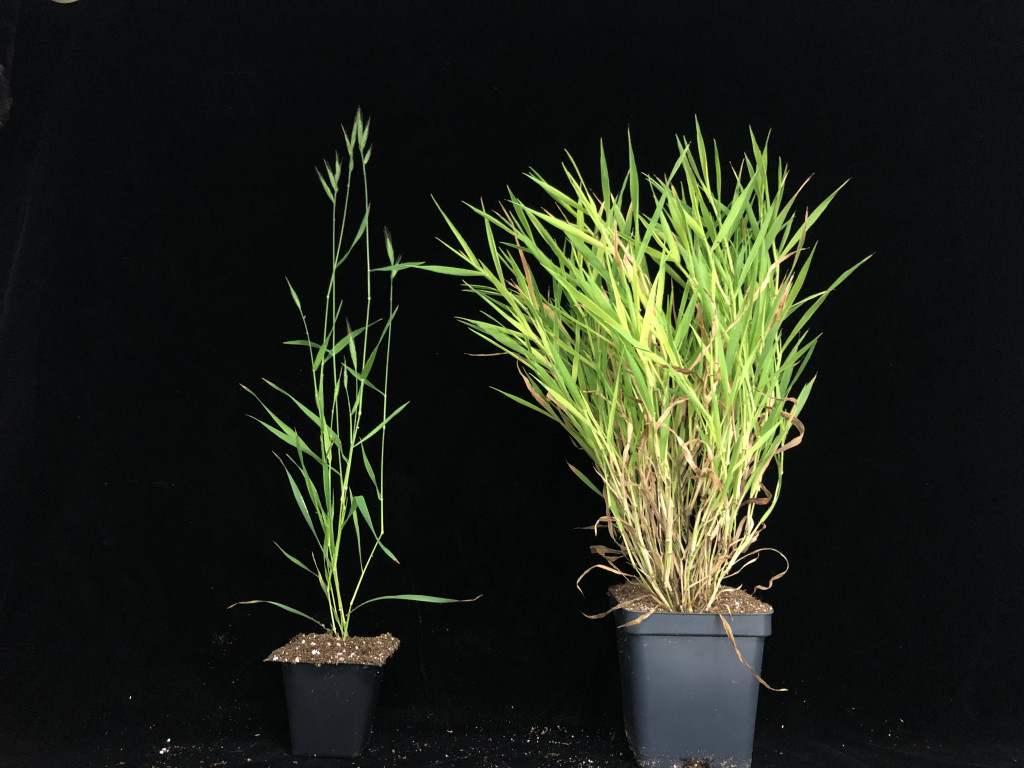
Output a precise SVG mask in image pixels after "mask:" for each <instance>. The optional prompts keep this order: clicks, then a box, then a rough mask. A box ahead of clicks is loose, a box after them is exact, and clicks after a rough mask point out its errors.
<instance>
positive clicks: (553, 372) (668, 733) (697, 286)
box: [442, 124, 856, 766]
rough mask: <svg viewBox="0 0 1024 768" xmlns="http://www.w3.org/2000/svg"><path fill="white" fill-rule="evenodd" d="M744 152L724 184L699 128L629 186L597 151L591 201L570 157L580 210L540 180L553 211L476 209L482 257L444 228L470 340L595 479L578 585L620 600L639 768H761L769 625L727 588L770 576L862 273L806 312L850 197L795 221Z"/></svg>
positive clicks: (632, 166) (569, 196) (762, 166)
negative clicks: (671, 159)
mask: <svg viewBox="0 0 1024 768" xmlns="http://www.w3.org/2000/svg"><path fill="white" fill-rule="evenodd" d="M751 139H752V148H751V153H750V155H748V156H746V157H744V159H743V161H742V162H741V163H740V164H739V166H738V167H737V168H735V169H731V170H728V171H727V172H725V173H723V169H722V167H721V163H720V160H719V156H718V148H717V145H715V146H714V148H713V151H712V152H710V153H709V151H708V148H707V147H706V146H705V144H704V140H703V137H702V136H701V132H700V126H699V124H698V125H696V138H695V140H694V141H693V142H691V143H685V142H683V141H680V140H677V146H678V159H677V160H676V162H675V164H674V166H673V168H672V170H671V171H670V172H669V173H668V175H667V176H665V177H663V178H657V177H654V176H651V175H645V176H643V177H641V176H640V174H639V173H638V172H637V167H636V161H635V158H634V155H633V150H632V145H631V143H630V147H629V166H628V172H627V174H626V177H625V179H624V180H623V181H622V183H621V184H620V185H616V186H613V184H612V182H611V179H610V174H609V171H608V166H607V163H606V160H605V155H604V149H603V147H602V150H601V158H600V180H599V185H600V186H599V187H597V188H596V190H595V189H592V188H591V187H590V186H588V184H587V182H586V181H585V180H584V178H583V176H582V174H581V173H580V171H579V168H578V166H577V165H576V163H575V161H573V159H572V157H571V156H569V157H568V163H567V165H566V166H564V169H565V173H566V180H567V187H565V188H559V187H556V186H555V185H553V184H550V183H548V182H547V181H546V180H545V179H543V178H542V177H541V176H540V175H539V174H538V173H536V172H530V173H528V174H527V178H528V179H530V181H532V182H533V183H534V184H535V185H536V188H537V190H538V191H539V194H540V195H541V196H542V197H543V199H544V200H545V204H544V205H540V206H534V205H530V204H528V203H526V202H524V201H523V200H522V199H520V198H519V197H517V196H516V195H515V194H513V193H512V192H511V191H510V193H509V194H510V198H509V200H508V202H507V203H506V204H504V205H502V206H501V208H500V210H498V211H496V212H489V211H487V210H484V209H483V208H482V207H480V208H478V207H473V210H474V211H476V213H478V214H479V215H480V216H481V217H482V219H483V224H484V229H485V234H486V243H487V249H486V255H484V256H479V255H477V254H476V253H475V252H474V250H473V249H472V248H471V247H470V245H469V243H468V241H467V239H466V238H465V237H464V236H463V235H462V234H461V233H460V232H459V231H458V230H457V229H456V227H455V226H454V224H453V223H452V221H451V219H449V218H448V217H447V216H445V220H446V221H447V223H448V225H449V228H450V229H451V231H452V233H453V235H454V238H455V244H454V245H449V247H450V248H451V250H452V251H454V253H456V254H457V255H458V257H459V258H460V261H461V263H462V266H461V267H459V268H458V269H457V270H454V269H453V271H456V272H457V273H458V274H461V275H463V276H464V277H465V278H466V279H465V282H464V286H465V288H466V290H468V291H469V292H470V293H472V294H474V295H476V296H478V297H479V298H480V299H481V300H482V301H483V302H484V305H485V306H486V310H485V312H484V314H483V317H474V318H463V322H464V323H465V324H466V325H467V326H468V327H469V328H470V329H471V330H472V331H473V332H474V333H476V334H477V335H478V336H480V337H482V338H483V339H485V340H486V341H488V342H489V343H490V344H492V345H493V346H495V347H497V349H498V350H500V351H501V352H504V353H506V354H508V355H510V356H511V357H512V358H513V359H515V361H516V363H517V366H518V369H519V373H520V375H521V376H522V379H523V382H524V384H525V388H526V394H525V395H524V396H522V397H520V396H517V395H515V394H508V393H506V394H508V396H509V397H511V398H512V399H513V400H515V401H516V402H518V403H520V404H522V405H524V406H526V407H527V408H529V409H531V410H534V411H537V412H538V413H540V414H543V415H544V416H547V417H548V418H551V419H553V420H555V421H557V422H558V423H560V424H562V425H563V426H564V427H565V429H566V430H567V431H568V432H569V435H570V436H571V438H572V440H573V441H574V442H575V444H576V445H577V446H578V447H579V448H580V449H582V451H583V452H584V453H585V454H586V455H587V457H588V458H589V459H590V461H591V462H592V463H593V472H594V475H595V476H596V479H592V478H591V477H590V476H588V475H587V474H585V473H584V472H582V471H580V470H578V469H576V468H572V469H573V471H574V473H575V474H576V475H577V476H578V477H579V478H580V479H581V480H582V481H583V482H584V483H586V484H587V485H588V486H589V487H590V488H591V489H592V490H593V491H595V492H596V493H598V494H599V495H601V496H602V497H603V499H604V513H603V514H602V515H601V516H600V517H599V518H598V519H597V521H596V523H595V525H594V531H595V533H598V532H599V529H601V528H603V529H604V530H605V531H607V534H608V538H609V539H610V541H609V542H608V543H607V544H598V545H595V546H593V547H592V548H591V549H592V551H593V552H594V553H595V554H596V555H598V556H600V558H601V561H600V562H599V563H597V564H595V565H594V566H592V568H589V569H588V570H587V571H586V572H584V574H583V575H582V576H581V577H580V578H581V579H582V578H583V576H585V575H586V574H587V573H589V572H590V571H591V570H593V569H595V568H596V569H603V570H605V571H610V572H611V573H613V574H615V575H616V576H619V577H621V578H622V579H623V584H622V585H621V586H620V587H619V588H614V589H613V596H612V607H613V611H614V613H615V615H616V617H617V624H618V626H619V630H618V632H619V651H620V653H619V658H620V666H621V676H622V683H623V704H624V715H625V722H626V733H627V736H628V737H629V740H630V742H631V744H632V747H633V750H634V753H635V755H636V757H637V758H638V761H639V762H640V763H641V764H642V765H645V766H648V765H649V766H678V765H748V764H749V762H750V756H751V748H752V742H753V727H754V712H755V708H756V700H757V691H758V682H759V681H760V678H759V677H757V675H758V670H759V666H760V660H761V652H762V644H763V642H764V637H765V636H767V635H768V634H769V632H770V626H771V624H770V621H771V615H770V611H771V609H770V608H769V607H768V606H767V605H765V604H763V603H761V602H760V601H758V600H756V599H755V598H754V597H753V595H752V594H747V593H745V592H743V591H742V590H740V589H739V588H736V587H732V586H726V582H727V580H728V579H729V578H730V577H733V576H735V575H736V574H738V573H739V572H740V571H741V570H742V569H743V568H744V567H746V566H747V565H749V564H750V563H751V562H752V561H753V560H754V559H756V558H757V556H758V550H756V549H754V548H753V545H754V544H755V542H756V541H757V539H758V536H759V535H760V534H761V532H762V531H763V529H764V526H765V522H766V520H767V519H768V516H769V515H770V514H771V512H772V510H773V509H774V507H775V504H776V502H777V501H778V491H779V483H780V482H781V478H782V463H783V456H784V454H785V452H786V451H787V450H788V449H790V448H792V447H793V446H795V445H797V444H798V443H799V442H800V441H801V438H802V436H803V432H804V427H803V425H802V424H801V422H800V420H799V415H800V411H801V409H802V408H803V406H804V404H805V403H806V402H807V398H808V395H809V394H810V392H811V385H812V383H813V380H811V381H804V380H803V374H804V373H805V371H806V368H807V364H808V360H809V358H810V355H811V352H812V351H813V349H814V346H815V342H816V338H814V337H812V336H811V335H810V333H809V330H808V326H807V324H808V321H809V320H810V319H811V317H812V316H813V314H814V312H815V311H816V310H817V309H818V307H819V306H820V305H821V303H822V302H823V301H824V300H825V298H826V297H827V296H828V295H829V294H830V293H831V292H832V290H834V289H835V288H836V286H838V285H839V284H840V283H842V282H843V280H845V279H846V277H848V276H849V275H850V273H851V272H852V271H853V270H854V269H855V268H856V266H854V267H851V268H850V269H848V270H846V271H845V272H843V273H842V274H841V275H840V277H839V278H838V279H836V280H835V281H834V282H833V283H832V284H831V285H830V286H829V287H828V288H826V289H825V290H822V291H819V292H815V293H811V294H810V295H805V296H802V295H801V291H802V289H803V288H804V285H805V280H806V278H807V275H808V270H809V268H810V265H811V261H812V256H813V252H814V248H813V247H812V248H810V249H808V248H807V247H806V246H805V238H806V236H807V231H808V229H809V228H810V227H811V226H812V225H813V224H814V223H815V222H816V221H817V220H818V218H819V216H820V215H821V214H822V212H823V211H824V210H825V209H826V207H827V206H828V204H829V203H830V202H831V201H832V199H833V197H834V196H835V194H836V192H838V190H836V192H833V193H832V194H831V195H829V196H828V197H827V198H826V199H825V201H824V202H822V203H821V204H820V205H818V206H817V207H816V208H814V210H813V211H807V212H804V213H803V214H802V215H800V216H797V215H796V214H795V213H794V198H793V197H790V198H788V199H787V198H785V197H784V192H783V190H784V186H785V181H786V169H785V168H784V167H783V166H782V165H781V163H780V164H779V165H778V166H777V167H773V165H772V164H771V163H770V162H769V159H768V154H767V144H764V145H761V144H759V143H758V142H757V140H756V139H755V138H754V136H753V134H751ZM794 197H795V196H794ZM442 215H444V214H443V212H442ZM754 591H756V589H755V590H754ZM602 615H605V614H602Z"/></svg>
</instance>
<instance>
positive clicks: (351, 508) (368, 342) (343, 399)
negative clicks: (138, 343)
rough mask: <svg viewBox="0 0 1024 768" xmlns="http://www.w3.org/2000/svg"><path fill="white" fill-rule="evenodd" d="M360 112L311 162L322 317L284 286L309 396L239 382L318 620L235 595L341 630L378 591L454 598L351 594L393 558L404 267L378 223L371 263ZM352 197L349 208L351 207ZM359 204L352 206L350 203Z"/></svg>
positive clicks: (365, 140) (365, 129)
mask: <svg viewBox="0 0 1024 768" xmlns="http://www.w3.org/2000/svg"><path fill="white" fill-rule="evenodd" d="M369 131H370V124H369V121H368V120H366V121H364V120H363V117H362V114H361V113H359V112H357V113H356V117H355V121H354V123H353V126H352V130H351V131H345V132H344V135H345V149H346V151H347V157H346V158H342V157H340V156H339V155H338V154H335V157H334V162H333V163H331V162H325V164H324V169H323V171H322V172H320V171H318V176H319V178H320V183H321V184H322V185H323V188H324V192H325V193H326V194H327V197H328V199H329V200H330V203H331V236H332V241H331V252H332V261H331V273H330V278H329V280H328V284H327V291H326V295H325V298H324V301H323V312H322V317H320V318H319V322H317V324H316V325H315V326H314V330H316V331H317V335H316V336H314V335H313V331H311V329H310V323H309V321H308V320H307V317H306V314H305V312H304V310H303V307H302V302H301V301H300V300H299V296H298V294H297V293H296V291H295V289H294V288H293V287H292V285H291V283H290V282H289V283H288V289H289V292H290V294H291V298H292V301H293V302H294V304H295V306H296V308H297V309H298V310H299V314H300V316H301V317H302V325H303V329H304V331H305V336H304V338H302V339H298V340H295V341H287V342H285V344H288V345H291V346H296V347H300V348H302V349H304V350H305V351H306V353H307V354H308V357H309V371H310V374H311V377H310V384H311V392H310V395H311V399H309V400H307V401H306V402H303V399H301V398H300V397H297V396H295V395H293V394H291V393H290V392H288V391H286V390H285V389H283V388H282V387H280V386H278V385H277V384H274V383H273V382H270V381H266V380H264V381H266V384H267V385H268V386H269V387H270V389H271V390H272V391H273V392H275V393H277V394H278V395H280V396H283V398H284V402H285V405H286V406H289V413H290V414H291V415H289V416H282V415H280V414H282V413H285V412H284V411H282V410H281V409H278V408H271V407H270V406H269V405H267V404H266V403H265V402H264V401H263V400H262V399H261V398H260V397H259V396H258V395H256V394H255V393H254V392H253V391H252V390H251V389H249V388H248V387H244V385H243V387H244V388H245V390H246V391H247V392H249V393H250V394H252V395H253V396H254V397H255V398H256V399H257V401H258V402H259V404H260V405H261V406H262V408H263V412H264V414H265V417H264V418H259V417H253V418H254V419H256V421H258V422H259V423H260V424H262V425H263V426H264V427H265V428H266V430H267V431H268V432H270V434H272V435H273V436H274V437H276V438H277V439H278V440H280V441H281V442H282V443H283V444H284V447H285V449H286V459H282V458H281V457H280V456H279V455H278V454H276V453H275V456H277V458H278V460H279V461H280V462H281V464H282V466H283V467H284V469H285V472H286V475H287V479H288V485H289V487H290V489H291V492H292V495H293V497H294V499H295V503H296V505H297V507H298V510H299V512H300V514H301V515H302V519H303V521H304V522H305V524H306V526H307V527H308V528H309V530H310V532H311V533H312V534H313V538H314V541H315V543H316V551H315V552H314V553H313V554H312V556H311V558H310V560H308V561H304V560H303V559H300V558H299V557H295V556H293V555H292V554H290V553H289V552H287V551H285V550H284V549H283V548H282V547H281V546H280V545H279V544H278V545H277V547H278V549H280V550H281V553H282V554H283V555H284V556H285V557H286V558H287V559H288V560H289V561H290V562H291V563H293V564H294V565H296V566H298V567H299V568H301V569H302V570H303V571H305V572H306V573H308V574H309V575H310V576H312V577H314V578H315V579H316V580H317V583H318V584H319V586H320V589H321V591H322V592H323V595H324V598H325V602H326V608H327V616H328V623H323V622H321V621H319V620H318V619H316V618H314V617H312V616H310V615H308V614H306V613H303V612H302V611H299V610H297V609H296V608H293V607H291V606H289V605H286V604H284V603H280V602H276V601H273V600H247V601H244V603H245V604H251V603H269V604H271V605H275V606H277V607H279V608H282V609H284V610H286V611H289V612H291V613H294V614H296V615H298V616H302V617H303V618H305V619H308V620H310V621H312V622H314V623H316V624H318V625H319V626H320V627H321V628H322V629H323V630H324V631H325V632H329V633H331V634H334V635H338V636H340V637H342V638H346V637H348V636H349V625H350V622H351V618H352V614H353V612H354V611H356V610H357V609H358V608H360V607H362V606H364V605H367V604H369V603H373V602H376V601H378V600H416V601H421V602H432V603H450V602H456V601H454V600H450V599H447V598H439V597H430V596H427V595H415V594H403V595H383V596H378V597H373V598H370V599H368V600H363V601H362V602H357V600H358V596H359V593H360V589H361V587H362V585H363V582H364V580H365V577H366V573H367V570H368V569H369V566H370V562H371V560H372V559H373V557H374V555H376V554H377V553H378V552H383V553H384V554H385V555H386V556H387V557H389V558H391V559H392V560H394V561H395V562H398V558H396V557H395V555H394V554H393V553H392V552H391V550H389V549H388V547H387V546H386V545H385V544H384V541H383V537H384V444H385V440H384V438H385V436H386V434H387V427H388V425H389V424H390V423H391V420H392V419H394V418H395V416H397V415H398V414H399V413H400V412H401V411H402V410H403V409H404V408H405V407H406V405H408V403H403V404H401V405H399V406H397V407H395V408H391V409H390V410H389V408H390V406H389V402H388V373H389V366H390V360H391V331H392V327H393V323H394V320H395V315H396V313H397V307H396V306H395V301H394V279H395V275H396V274H397V273H398V272H399V271H401V270H402V269H405V268H407V267H408V266H412V265H406V264H402V263H400V262H399V260H398V259H397V258H396V256H395V252H394V248H393V246H392V243H391V238H390V236H389V235H388V233H387V232H386V231H385V242H384V245H385V250H386V253H387V264H386V265H382V266H380V267H376V268H375V267H373V265H372V263H371V248H370V236H369V222H370V203H369V188H368V177H367V171H366V167H367V164H368V163H369V161H370V154H371V146H370V144H369ZM357 206H358V208H357ZM359 209H361V210H359ZM354 254H355V255H360V254H361V255H362V256H363V258H364V260H365V264H366V269H365V285H364V286H363V287H364V288H365V296H366V301H365V306H364V310H363V317H362V322H361V323H360V324H359V325H356V326H354V327H353V326H352V325H351V324H350V323H349V322H348V321H347V320H346V319H345V317H344V315H343V305H344V302H343V299H342V295H341V292H340V286H339V284H338V278H339V271H340V270H341V267H342V266H343V265H344V264H345V263H346V262H347V261H348V259H349V258H350V257H351V256H352V255H354ZM374 272H377V273H383V274H385V275H386V277H387V279H388V293H387V304H386V307H385V311H384V312H383V313H382V315H381V316H380V317H377V318H375V317H374V316H373V314H372V311H373V301H372V282H371V277H372V275H373V273H374ZM357 480H361V481H363V482H365V483H366V484H367V485H368V486H369V488H370V489H372V495H371V496H369V498H368V496H367V495H364V494H360V493H356V491H355V490H354V486H355V483H356V482H357ZM352 557H354V559H355V565H356V566H357V567H356V569H355V572H356V578H355V581H354V583H351V584H349V583H346V582H345V579H344V577H343V573H342V570H343V567H344V566H345V564H346V561H347V559H348V558H352Z"/></svg>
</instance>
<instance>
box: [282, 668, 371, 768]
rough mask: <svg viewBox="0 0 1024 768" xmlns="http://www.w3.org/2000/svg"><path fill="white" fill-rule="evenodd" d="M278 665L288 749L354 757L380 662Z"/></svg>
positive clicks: (365, 732)
mask: <svg viewBox="0 0 1024 768" xmlns="http://www.w3.org/2000/svg"><path fill="white" fill-rule="evenodd" d="M283 669H284V694H285V700H286V702H287V705H288V724H289V727H290V729H291V737H292V754H293V755H299V756H318V757H359V755H361V754H362V752H363V748H364V747H365V746H366V742H367V741H368V740H369V738H370V726H371V724H372V723H373V713H374V710H375V709H376V707H377V692H378V691H379V690H380V677H381V668H380V667H376V666H370V665H368V664H322V665H320V666H316V665H315V664H293V663H286V664H284V665H283Z"/></svg>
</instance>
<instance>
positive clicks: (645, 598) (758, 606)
mask: <svg viewBox="0 0 1024 768" xmlns="http://www.w3.org/2000/svg"><path fill="white" fill-rule="evenodd" d="M608 591H609V592H610V593H611V595H612V597H614V598H615V599H616V600H618V601H619V603H622V604H624V605H625V606H626V607H627V610H630V611H640V612H641V613H647V612H649V611H653V612H655V613H666V611H665V609H664V608H662V607H661V606H660V605H659V604H658V601H657V600H655V599H654V598H653V597H652V596H651V594H650V593H649V592H648V591H647V590H645V589H644V588H643V587H642V586H640V585H639V584H636V583H634V582H629V583H626V584H617V585H615V586H614V587H612V588H611V589H609V590H608ZM707 612H708V613H724V614H736V613H772V607H771V606H770V605H768V603H766V602H764V601H762V600H758V599H757V598H756V597H754V596H753V595H751V594H750V593H748V592H744V591H743V590H742V589H735V588H733V587H722V589H721V591H719V593H718V597H717V598H715V602H714V603H713V604H712V606H711V608H710V609H709V610H708V611H707Z"/></svg>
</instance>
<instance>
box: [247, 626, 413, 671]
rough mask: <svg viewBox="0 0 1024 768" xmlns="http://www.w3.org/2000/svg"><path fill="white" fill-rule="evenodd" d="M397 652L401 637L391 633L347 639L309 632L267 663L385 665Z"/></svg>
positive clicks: (292, 641)
mask: <svg viewBox="0 0 1024 768" xmlns="http://www.w3.org/2000/svg"><path fill="white" fill-rule="evenodd" d="M397 650H398V638H396V637H395V636H394V635H392V634H391V633H390V632H385V633H384V634H383V635H377V637H347V638H345V639H344V640H343V639H342V638H340V637H338V636H337V635H331V634H314V633H307V634H301V635H296V636H295V637H293V638H292V639H291V640H289V641H288V642H287V643H286V644H285V645H282V646H281V647H280V648H278V649H277V650H276V651H274V652H273V653H271V654H270V655H269V656H267V658H265V659H264V661H284V662H289V663H291V664H315V665H316V666H318V667H319V666H320V665H321V664H370V665H372V666H375V667H381V666H384V662H385V661H387V660H388V659H390V658H391V656H392V654H394V652H395V651H397Z"/></svg>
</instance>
